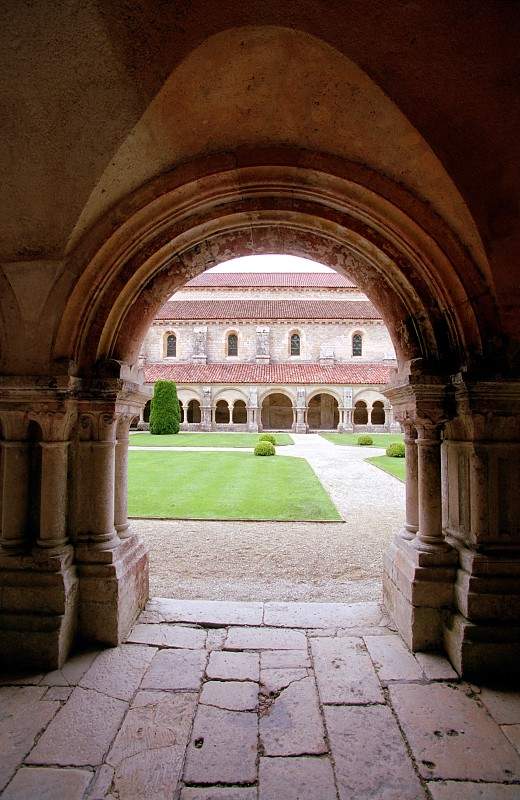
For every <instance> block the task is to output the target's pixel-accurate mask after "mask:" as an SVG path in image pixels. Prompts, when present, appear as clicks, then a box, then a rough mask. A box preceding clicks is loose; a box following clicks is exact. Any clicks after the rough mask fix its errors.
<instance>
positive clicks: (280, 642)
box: [224, 628, 307, 650]
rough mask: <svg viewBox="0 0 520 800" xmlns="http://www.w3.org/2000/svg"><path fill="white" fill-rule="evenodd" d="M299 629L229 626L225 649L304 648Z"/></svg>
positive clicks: (304, 640)
mask: <svg viewBox="0 0 520 800" xmlns="http://www.w3.org/2000/svg"><path fill="white" fill-rule="evenodd" d="M306 647H307V640H306V638H305V634H304V633H302V632H301V631H293V630H287V629H284V628H230V629H229V632H228V635H227V638H226V643H225V645H224V649H225V650H241V649H243V650H305V648H306Z"/></svg>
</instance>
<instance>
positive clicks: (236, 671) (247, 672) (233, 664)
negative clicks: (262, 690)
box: [206, 650, 260, 683]
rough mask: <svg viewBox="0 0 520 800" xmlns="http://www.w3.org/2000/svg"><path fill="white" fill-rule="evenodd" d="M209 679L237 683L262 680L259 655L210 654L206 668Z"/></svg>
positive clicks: (216, 652)
mask: <svg viewBox="0 0 520 800" xmlns="http://www.w3.org/2000/svg"><path fill="white" fill-rule="evenodd" d="M206 675H207V676H208V678H215V679H219V680H235V681H256V682H257V683H258V680H259V678H260V657H259V655H258V653H226V652H221V651H218V650H217V651H213V652H212V653H210V657H209V662H208V666H207V667H206Z"/></svg>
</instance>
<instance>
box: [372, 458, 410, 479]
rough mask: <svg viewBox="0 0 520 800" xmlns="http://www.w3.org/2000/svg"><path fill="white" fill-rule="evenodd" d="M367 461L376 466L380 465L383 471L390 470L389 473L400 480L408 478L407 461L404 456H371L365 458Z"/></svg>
mask: <svg viewBox="0 0 520 800" xmlns="http://www.w3.org/2000/svg"><path fill="white" fill-rule="evenodd" d="M365 461H368V463H369V464H373V465H374V466H375V467H379V469H382V470H383V472H388V474H389V475H393V476H394V478H398V479H399V480H400V481H403V482H404V481H405V479H406V461H405V459H404V458H391V457H390V456H372V457H371V458H365Z"/></svg>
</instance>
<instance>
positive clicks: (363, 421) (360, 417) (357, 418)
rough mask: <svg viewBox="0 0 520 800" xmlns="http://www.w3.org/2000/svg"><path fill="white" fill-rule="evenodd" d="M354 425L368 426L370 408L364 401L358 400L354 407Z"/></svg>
mask: <svg viewBox="0 0 520 800" xmlns="http://www.w3.org/2000/svg"><path fill="white" fill-rule="evenodd" d="M353 420H354V425H368V408H367V404H366V403H365V401H364V400H358V401H357V402H356V404H355V405H354V418H353Z"/></svg>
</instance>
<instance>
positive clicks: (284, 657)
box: [260, 650, 311, 669]
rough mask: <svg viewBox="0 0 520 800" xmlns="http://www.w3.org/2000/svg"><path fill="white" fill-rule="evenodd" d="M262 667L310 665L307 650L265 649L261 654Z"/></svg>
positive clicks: (280, 667)
mask: <svg viewBox="0 0 520 800" xmlns="http://www.w3.org/2000/svg"><path fill="white" fill-rule="evenodd" d="M260 663H261V665H262V669H287V668H289V669H292V668H299V667H310V666H311V660H310V658H309V656H308V654H307V651H306V650H264V651H263V652H262V653H261V654H260Z"/></svg>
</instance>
